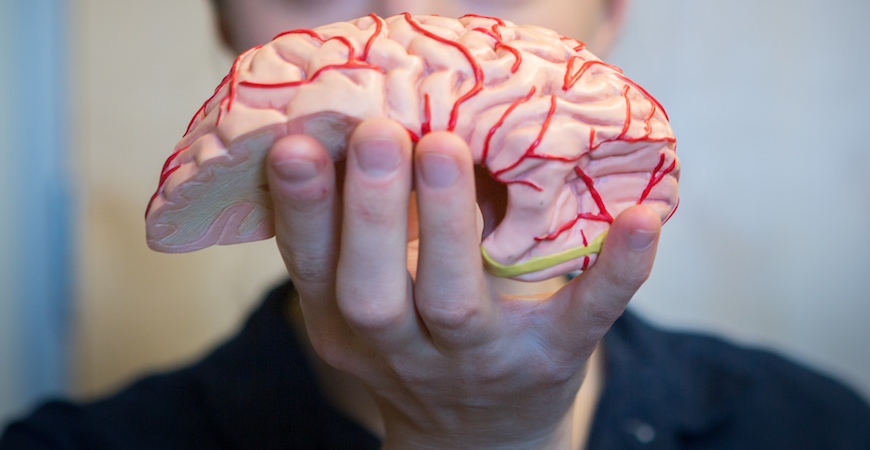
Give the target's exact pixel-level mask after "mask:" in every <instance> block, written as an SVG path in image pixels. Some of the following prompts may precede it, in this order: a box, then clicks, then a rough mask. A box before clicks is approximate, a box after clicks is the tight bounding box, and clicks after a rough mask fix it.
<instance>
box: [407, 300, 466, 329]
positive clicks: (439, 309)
mask: <svg viewBox="0 0 870 450" xmlns="http://www.w3.org/2000/svg"><path fill="white" fill-rule="evenodd" d="M420 314H421V315H423V316H424V319H425V320H426V322H427V323H428V324H430V325H431V326H434V327H436V328H439V329H443V330H450V331H457V330H462V329H466V328H469V327H472V326H474V323H475V322H477V321H478V318H479V317H480V316H481V310H480V307H479V306H477V304H476V303H474V302H463V301H458V302H450V303H449V304H444V305H439V306H435V307H433V306H430V307H426V308H421V311H420Z"/></svg>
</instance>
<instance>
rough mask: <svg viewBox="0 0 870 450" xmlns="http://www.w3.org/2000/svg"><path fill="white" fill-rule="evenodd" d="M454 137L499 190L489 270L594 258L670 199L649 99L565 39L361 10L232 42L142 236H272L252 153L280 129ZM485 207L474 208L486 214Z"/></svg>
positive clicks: (668, 207) (488, 240) (165, 246)
mask: <svg viewBox="0 0 870 450" xmlns="http://www.w3.org/2000/svg"><path fill="white" fill-rule="evenodd" d="M382 117H383V118H389V119H392V120H394V121H396V122H398V123H399V124H401V125H402V126H403V127H404V128H405V129H406V130H407V132H408V134H409V136H410V138H411V139H412V140H413V141H414V142H416V141H417V140H419V139H420V138H421V137H422V136H424V135H425V134H427V133H429V132H432V131H449V132H452V133H455V134H456V135H458V136H460V137H461V138H462V139H464V140H465V141H466V142H467V143H468V146H469V148H470V151H471V152H472V157H473V159H474V162H475V163H476V164H477V165H479V166H480V167H481V168H483V169H485V171H486V172H488V173H489V176H490V177H491V178H492V179H494V180H496V181H497V182H499V183H501V184H502V185H503V186H504V189H505V190H506V191H507V208H506V210H505V211H504V212H503V213H502V216H501V217H489V218H486V219H487V220H489V221H491V222H495V223H496V225H495V227H494V229H492V230H491V231H490V232H488V234H487V235H486V236H483V237H482V242H481V253H482V255H483V258H482V260H483V261H484V263H485V265H486V267H487V269H488V270H489V271H490V272H491V273H493V274H495V275H498V276H503V277H511V278H516V279H520V280H527V281H534V280H541V279H546V278H550V277H553V276H557V275H561V274H565V273H569V272H572V271H578V270H585V269H587V268H589V267H590V266H591V265H592V264H594V262H595V260H596V258H597V254H598V252H599V251H600V249H601V246H602V242H603V241H604V239H605V237H606V234H607V231H608V229H609V227H610V225H611V223H612V222H613V220H614V218H615V217H616V216H617V215H618V214H619V213H620V212H622V211H623V210H625V209H627V208H629V207H631V206H632V205H636V204H645V205H648V206H650V207H651V208H653V209H654V210H655V211H656V212H657V213H658V214H659V215H660V217H661V218H662V220H663V221H667V219H669V218H670V216H671V215H672V214H673V213H674V211H675V210H676V208H677V204H678V202H679V195H678V178H679V173H680V163H679V159H678V157H677V154H676V139H675V137H674V134H673V132H672V130H671V127H670V125H669V121H668V120H669V119H668V116H667V114H666V112H665V109H664V108H663V107H662V105H661V104H660V103H659V102H658V101H657V100H656V99H655V98H653V96H652V95H650V93H648V92H647V91H646V90H644V88H642V87H641V86H639V85H638V84H637V83H635V82H633V81H632V80H630V79H629V78H628V77H626V76H625V75H624V74H623V72H622V71H621V70H620V69H619V68H617V67H615V66H613V65H610V64H607V63H605V62H603V61H602V60H600V59H599V58H597V57H596V56H595V55H593V54H592V53H591V52H590V51H589V50H587V49H586V46H585V45H584V44H583V43H582V42H580V41H577V40H575V39H572V38H569V37H565V36H561V35H559V34H558V33H556V32H555V31H552V30H549V29H546V28H542V27H538V26H532V25H523V26H518V25H515V24H514V23H511V22H509V21H506V20H501V19H499V18H495V17H484V16H478V15H466V16H464V17H460V18H459V19H454V18H447V17H440V16H412V15H410V14H400V15H396V16H392V17H387V18H381V17H378V16H376V15H374V14H372V15H369V16H366V17H361V18H358V19H356V20H351V21H347V22H338V23H333V24H329V25H325V26H321V27H317V28H314V29H310V30H309V29H300V30H291V31H287V32H284V33H281V34H279V35H278V36H276V37H275V38H274V39H273V40H272V41H271V42H269V43H267V44H265V45H262V46H259V47H255V48H253V49H250V50H248V51H247V52H245V53H243V54H241V55H240V56H239V57H238V58H236V60H235V61H234V63H233V64H232V67H231V68H230V71H229V73H228V74H227V76H226V77H225V78H224V79H223V81H222V82H221V83H220V84H219V85H218V86H217V88H216V89H215V91H214V94H213V95H212V96H211V97H209V98H208V99H207V100H206V101H205V102H204V103H203V105H202V107H200V108H199V110H198V111H197V112H196V113H195V114H194V116H193V118H192V119H191V121H190V124H189V125H188V127H187V130H186V132H185V133H184V136H183V137H182V139H181V140H180V141H179V142H178V144H177V146H176V148H175V150H174V152H172V154H171V155H170V156H169V158H168V159H167V160H166V163H165V164H164V166H163V169H162V171H161V174H160V180H159V183H158V188H157V191H156V192H155V193H154V195H153V197H152V198H151V201H150V202H149V204H148V208H147V212H146V233H147V242H148V245H149V246H150V247H151V248H152V249H154V250H157V251H162V252H188V251H194V250H199V249H202V248H205V247H208V246H211V245H216V244H236V243H243V242H250V241H254V240H260V239H267V238H269V237H272V236H273V235H274V229H273V217H272V204H271V197H270V195H269V192H268V189H267V188H266V186H267V183H266V175H265V155H266V154H267V152H268V151H269V149H270V147H271V146H272V144H274V143H275V142H276V141H277V140H278V139H280V138H281V137H283V136H286V135H289V134H300V133H301V134H307V135H310V136H312V137H314V138H316V139H318V140H319V141H320V142H321V143H322V144H323V145H324V146H325V147H326V148H327V149H328V150H329V151H330V154H331V155H332V157H333V158H334V159H335V160H336V161H340V160H341V159H343V158H344V157H345V153H346V145H347V141H348V138H349V136H350V133H351V132H352V131H353V129H354V127H355V125H356V124H358V123H359V122H361V121H363V120H366V119H370V118H382ZM485 213H486V212H485Z"/></svg>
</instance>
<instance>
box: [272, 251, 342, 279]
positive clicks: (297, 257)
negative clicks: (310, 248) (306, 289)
mask: <svg viewBox="0 0 870 450" xmlns="http://www.w3.org/2000/svg"><path fill="white" fill-rule="evenodd" d="M281 253H282V254H283V255H284V261H285V265H286V267H287V272H288V273H289V275H290V279H291V280H293V282H294V283H295V284H296V285H297V286H303V285H314V284H317V285H319V284H324V283H329V282H330V281H331V280H332V279H333V277H334V270H333V268H332V264H333V262H332V261H333V258H332V257H331V256H329V255H327V254H314V253H311V252H307V251H304V250H300V249H296V248H291V247H287V246H282V249H281Z"/></svg>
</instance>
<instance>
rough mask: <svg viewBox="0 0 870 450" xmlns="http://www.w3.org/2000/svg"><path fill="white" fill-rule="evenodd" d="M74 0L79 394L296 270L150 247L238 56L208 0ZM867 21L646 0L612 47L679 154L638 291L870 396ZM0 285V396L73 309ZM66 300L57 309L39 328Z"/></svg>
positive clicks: (676, 318) (210, 329) (837, 5)
mask: <svg viewBox="0 0 870 450" xmlns="http://www.w3.org/2000/svg"><path fill="white" fill-rule="evenodd" d="M10 1H11V2H13V3H14V2H15V0H0V7H3V8H5V7H7V5H8V4H10V3H8V2H10ZM22 1H23V0H22ZM35 3H47V2H35ZM35 3H34V4H35ZM70 12H71V20H72V22H71V27H72V35H73V39H72V43H71V46H72V53H71V55H70V61H71V64H72V69H73V73H72V77H71V80H72V82H73V83H74V88H73V89H72V92H73V94H72V100H71V109H72V116H73V122H72V129H73V133H72V136H73V145H74V148H75V153H74V155H75V157H74V158H73V159H74V170H75V173H76V175H77V177H76V179H77V181H76V186H77V189H76V191H75V193H76V194H78V200H77V201H76V204H77V205H78V206H79V213H78V214H77V217H78V219H79V220H78V222H77V224H76V228H77V229H78V235H77V236H78V240H77V242H78V244H77V248H78V249H79V253H78V255H77V258H76V269H75V272H74V273H75V275H76V280H77V281H76V285H77V288H78V291H77V295H78V297H79V301H78V303H77V306H76V311H75V312H76V316H75V317H76V320H75V329H76V330H77V332H76V336H77V339H76V343H77V345H76V350H75V351H74V353H73V355H72V358H71V359H72V360H73V361H74V366H73V367H72V370H73V372H74V374H75V384H74V389H73V392H74V393H76V394H80V395H93V394H98V393H102V392H106V391H108V390H111V389H113V388H115V387H117V386H119V385H121V384H123V383H125V382H127V381H128V380H130V379H131V378H132V377H135V376H137V374H140V373H142V372H144V371H150V370H155V369H160V368H165V367H168V366H171V365H174V364H178V363H180V362H182V361H184V360H187V359H189V358H194V357H196V355H198V354H199V353H201V352H203V351H205V350H206V349H208V348H209V347H210V346H212V345H213V344H214V343H215V342H216V341H217V340H219V339H221V337H222V336H225V335H227V334H228V333H231V332H232V330H233V329H234V328H235V327H236V325H237V324H238V322H239V321H240V320H241V319H242V318H243V317H244V315H245V312H246V311H247V310H248V308H249V307H250V305H251V304H252V303H253V302H255V301H256V300H257V298H258V297H259V295H260V292H261V291H262V290H263V288H264V287H265V286H267V285H268V284H269V283H270V282H272V281H274V280H276V279H277V278H279V277H280V276H281V273H282V268H281V264H280V261H279V259H278V257H277V255H276V252H275V251H274V250H273V248H272V243H271V242H269V241H267V242H263V243H258V244H248V245H244V246H233V247H225V248H212V249H208V250H206V251H203V252H198V253H194V254H188V255H161V254H155V253H153V252H151V251H149V250H148V249H147V248H146V246H145V244H144V230H143V225H142V214H143V211H144V207H145V203H146V202H147V199H148V198H149V197H150V195H151V193H152V190H153V189H154V187H155V186H156V182H157V174H158V171H159V168H160V167H161V166H162V163H163V161H164V159H165V158H166V156H167V155H168V154H169V152H170V151H171V148H172V147H173V146H174V144H175V142H176V140H177V139H178V137H179V135H180V134H181V133H182V132H183V128H184V126H185V125H186V124H187V120H188V119H189V117H190V115H191V114H192V113H193V112H194V111H195V110H196V109H197V108H198V106H199V105H200V104H201V102H202V101H203V99H204V98H205V97H206V96H208V95H209V94H210V93H211V91H212V89H213V88H214V86H215V85H216V84H217V83H218V82H219V80H220V79H221V77H222V76H223V75H224V73H225V72H226V70H227V67H228V64H229V61H228V60H227V59H226V57H225V55H222V54H221V52H220V51H219V50H218V49H217V46H216V45H215V43H214V39H213V36H212V30H211V24H210V16H209V13H208V9H207V7H206V1H205V0H185V1H178V0H151V1H146V2H143V1H111V0H77V1H76V2H72V3H71V7H70ZM4 13H5V10H3V9H0V18H5V17H7V16H5V14H4ZM868 19H870V3H867V2H866V1H865V0H792V1H786V0H765V1H759V0H707V1H702V2H699V1H695V0H635V1H634V9H633V10H632V12H631V16H630V17H629V20H628V23H627V26H626V31H627V32H626V34H625V36H624V38H623V39H622V40H621V41H620V43H619V45H618V48H617V49H616V51H615V53H614V54H613V55H612V57H611V58H610V59H611V60H612V61H613V62H615V63H617V64H618V65H620V66H622V67H623V68H624V69H625V71H626V73H627V74H628V75H630V76H632V77H633V78H635V79H637V80H638V81H639V82H640V83H641V84H643V85H644V86H646V87H648V88H649V90H650V91H651V92H652V93H653V94H654V95H656V96H657V97H658V98H659V99H660V100H661V101H662V103H663V104H664V105H665V106H666V108H667V109H668V112H669V114H670V116H671V118H672V119H673V124H674V127H675V129H676V132H677V133H678V137H679V140H680V144H679V145H680V150H679V151H680V154H681V158H682V160H683V167H684V169H683V178H682V189H683V201H682V204H681V207H680V211H679V212H678V214H677V215H676V216H675V217H674V219H673V220H672V222H670V223H669V224H668V225H667V227H666V231H665V236H664V238H663V241H662V245H661V253H660V258H659V261H658V263H657V267H656V270H655V272H654V274H653V278H652V279H651V280H650V282H649V284H648V285H647V286H646V287H645V288H644V289H643V290H642V292H641V294H640V295H639V296H638V299H637V301H636V302H635V307H636V308H637V309H638V310H640V311H642V312H643V313H644V314H646V315H647V316H649V317H651V318H653V319H654V320H655V321H657V322H660V323H666V324H671V325H674V326H679V327H687V328H692V329H706V330H712V331H714V332H716V333H720V334H723V335H726V336H728V337H730V338H732V339H735V340H738V341H741V342H752V343H757V344H762V345H765V346H771V347H773V348H775V349H777V350H779V351H782V352H785V353H786V354H788V355H790V356H792V357H794V358H796V359H799V360H801V361H804V362H806V363H809V364H812V365H814V366H815V367H817V368H820V369H822V370H824V371H826V372H828V373H831V374H834V375H835V376H837V377H839V378H840V379H842V380H844V381H846V382H848V383H849V384H851V385H852V386H854V387H856V388H857V389H859V390H860V391H861V392H863V393H864V394H865V395H866V396H867V397H868V398H870V350H868V347H870V345H868V344H870V332H868V331H867V330H868V328H870V327H868V325H867V321H868V319H870V301H868V297H870V276H868V274H867V272H868V269H870V263H868V261H867V259H868V256H867V255H868V254H870V233H868V232H867V224H868V223H870V177H868V175H867V174H868V173H870V156H868V155H870V153H868V148H867V147H868V146H867V144H866V143H865V136H866V135H867V131H866V129H867V127H866V126H865V125H864V124H863V120H862V119H864V118H865V117H868V114H867V113H866V111H865V106H866V105H867V104H870V87H868V85H867V83H866V82H865V78H866V77H867V75H868V69H870V51H868V50H867V49H866V48H865V43H868V42H870V27H867V26H866V25H865V23H866V22H867V21H868ZM3 24H4V25H3V26H4V27H5V26H6V25H5V22H3ZM12 29H14V30H17V31H16V33H22V34H21V35H22V36H25V35H26V36H31V35H30V34H24V33H25V31H26V30H24V29H23V28H12ZM22 30H24V31H22ZM4 31H5V30H4ZM34 35H39V32H38V31H34ZM3 36H4V37H5V35H3ZM34 39H36V38H34ZM3 40H4V41H5V39H3ZM0 49H2V50H3V51H4V52H6V51H8V48H7V47H0ZM2 54H4V55H5V53H2ZM5 60H7V59H5V58H4V61H5ZM9 67H10V66H2V67H0V77H8V76H10V72H9V70H8V68H9ZM8 83H9V81H8V78H0V87H6V86H9V84H8ZM0 92H3V93H4V95H5V93H6V91H0ZM3 105H7V100H6V98H5V97H4V98H3V99H2V101H0V106H3ZM4 108H6V109H3V110H0V111H2V115H0V117H2V118H3V119H4V120H0V143H2V145H3V147H2V148H0V156H2V157H3V158H4V159H3V160H2V161H0V162H2V163H3V164H2V165H0V168H2V169H4V170H6V169H7V168H8V166H7V160H6V158H7V157H8V155H9V154H10V153H9V148H17V147H15V146H12V147H10V144H9V142H11V141H9V139H11V138H10V137H9V136H12V134H7V133H8V130H13V129H14V127H15V126H16V125H10V123H11V124H16V123H21V122H15V121H11V122H10V121H8V120H6V118H8V117H9V116H8V114H12V113H10V112H9V109H8V108H7V107H5V106H4ZM32 123H37V122H32ZM15 135H16V136H18V134H15ZM31 137H32V136H31ZM52 142H53V141H52ZM46 145H54V144H51V143H49V144H46ZM41 167H42V166H41ZM45 167H54V166H45ZM7 172H8V171H4V172H2V174H3V175H6V173H7ZM10 180H11V179H7V178H0V182H2V183H4V184H3V185H2V187H3V189H2V190H0V200H2V201H3V202H4V203H3V205H2V206H3V209H2V210H3V211H22V208H25V206H23V205H22V204H19V203H14V204H13V203H9V204H10V205H12V209H7V206H6V205H7V202H13V200H14V201H16V202H17V201H19V200H20V198H19V197H18V196H15V195H13V196H9V195H8V193H9V192H11V191H9V190H8V187H9V186H18V185H16V184H10V183H12V181H10ZM9 217H11V216H9V215H6V214H5V213H4V214H3V215H2V217H0V219H2V222H0V226H2V228H0V248H2V249H3V255H0V262H2V263H3V264H4V266H3V269H4V270H0V276H2V277H4V278H3V279H2V282H3V283H2V284H0V295H4V296H5V295H10V294H7V292H18V291H12V290H10V289H13V288H11V287H8V286H12V284H10V285H8V286H7V283H9V282H10V281H9V280H15V281H17V275H11V274H12V273H15V274H19V273H21V272H20V271H19V272H8V271H7V270H5V269H6V268H8V267H11V265H10V264H14V262H16V261H18V260H17V259H14V258H13V259H10V258H8V257H5V255H6V251H7V250H6V249H8V248H12V247H14V246H15V245H20V243H21V241H22V239H21V236H24V235H25V234H26V233H24V232H23V231H21V230H22V228H20V225H15V226H16V227H19V228H7V227H8V226H9V225H7V224H8V223H12V222H10V220H11V219H9ZM15 223H18V222H15ZM25 242H26V241H25ZM10 261H12V263H10ZM16 270H20V269H16ZM28 280H29V281H27V283H29V284H27V286H30V287H33V286H36V285H38V284H39V283H40V282H44V280H45V278H42V279H41V281H37V280H39V279H38V278H30V279H28ZM16 286H17V285H16ZM16 289H17V288H16ZM15 295H18V294H15ZM0 300H2V301H0V405H6V404H8V403H7V399H9V398H16V399H20V398H21V397H14V396H15V395H17V393H19V392H22V391H23V389H22V387H23V386H26V384H27V383H28V382H29V381H28V380H26V379H24V378H22V376H21V375H15V377H11V376H10V375H9V374H10V373H12V372H13V371H12V370H11V369H10V368H9V367H10V366H8V365H6V364H7V361H10V360H12V361H14V359H10V358H16V357H21V355H23V354H25V353H23V352H22V350H26V349H28V348H30V347H28V346H30V345H33V342H38V340H39V339H40V338H39V336H44V335H47V336H57V335H58V334H57V333H62V332H63V326H62V325H61V326H60V327H59V328H58V327H57V326H55V328H54V329H44V328H43V329H42V330H43V334H41V335H34V334H33V333H31V334H30V335H29V336H28V337H26V338H21V334H20V332H21V331H20V330H21V329H20V328H19V327H18V325H16V324H17V323H18V322H16V320H18V319H17V318H18V317H20V314H21V312H20V311H21V305H22V304H25V303H24V302H22V301H20V300H21V299H18V301H16V302H10V301H8V300H7V299H6V297H2V298H0ZM55 313H56V311H55V310H53V309H51V308H44V309H43V310H42V313H41V317H42V318H43V319H41V320H43V322H42V323H51V320H53V319H52V317H55V316H53V315H52V314H55ZM46 318H48V319H47V320H48V322H46ZM61 323H62V321H61ZM55 325H57V323H55ZM58 330H60V331H58ZM18 339H24V340H23V341H19V340H18ZM10 355H12V356H10ZM31 355H32V354H31ZM31 358H34V357H33V356H31ZM28 361H29V362H28V364H30V363H32V362H33V361H37V359H31V360H28ZM16 367H17V366H16ZM21 367H24V366H21ZM50 370H54V369H50ZM15 373H18V372H15ZM22 373H25V372H22ZM49 373H55V372H51V371H49ZM30 397H32V395H31V396H30ZM30 397H28V398H30ZM0 420H2V416H0Z"/></svg>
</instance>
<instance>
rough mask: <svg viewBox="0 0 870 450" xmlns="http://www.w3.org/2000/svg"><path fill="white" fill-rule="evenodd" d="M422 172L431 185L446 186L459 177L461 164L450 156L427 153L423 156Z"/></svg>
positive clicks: (424, 178) (427, 182)
mask: <svg viewBox="0 0 870 450" xmlns="http://www.w3.org/2000/svg"><path fill="white" fill-rule="evenodd" d="M420 172H421V174H422V176H423V181H425V182H426V184H427V185H429V186H430V187H434V188H446V187H448V186H450V185H451V184H453V182H454V181H456V179H457V178H458V177H459V166H458V165H457V164H456V161H455V160H454V159H453V158H451V157H449V156H446V155H440V154H437V153H426V154H424V155H423V156H422V157H421V161H420Z"/></svg>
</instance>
